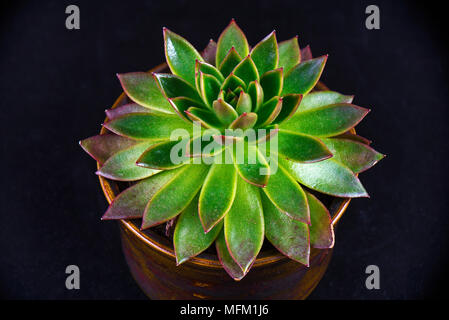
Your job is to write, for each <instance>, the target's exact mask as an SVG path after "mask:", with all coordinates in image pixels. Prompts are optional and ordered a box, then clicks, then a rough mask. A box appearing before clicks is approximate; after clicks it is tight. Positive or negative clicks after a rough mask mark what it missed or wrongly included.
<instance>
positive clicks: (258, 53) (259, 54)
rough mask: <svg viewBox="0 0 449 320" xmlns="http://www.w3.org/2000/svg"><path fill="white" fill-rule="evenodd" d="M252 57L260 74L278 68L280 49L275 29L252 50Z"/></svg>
mask: <svg viewBox="0 0 449 320" xmlns="http://www.w3.org/2000/svg"><path fill="white" fill-rule="evenodd" d="M251 58H252V59H253V61H254V64H255V65H256V67H257V70H258V71H259V74H264V73H265V72H267V71H269V70H273V69H276V67H277V65H278V61H279V51H278V44H277V40H276V32H275V31H273V32H272V33H270V34H269V35H268V36H267V37H265V38H264V39H263V40H262V41H260V42H259V43H258V44H257V45H256V46H255V47H254V48H253V49H252V50H251Z"/></svg>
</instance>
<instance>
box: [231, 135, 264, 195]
mask: <svg viewBox="0 0 449 320" xmlns="http://www.w3.org/2000/svg"><path fill="white" fill-rule="evenodd" d="M242 150H243V151H242ZM233 159H234V165H235V167H236V169H237V172H238V173H239V175H240V177H242V178H243V179H244V180H245V181H246V182H248V183H251V184H253V185H256V186H258V187H262V188H263V187H265V186H266V185H267V183H268V179H269V178H270V166H269V165H268V162H267V160H266V159H265V157H264V156H263V155H262V154H261V153H260V151H259V150H258V149H257V147H256V146H254V145H252V144H248V143H247V142H246V141H241V142H236V144H235V148H234V152H233Z"/></svg>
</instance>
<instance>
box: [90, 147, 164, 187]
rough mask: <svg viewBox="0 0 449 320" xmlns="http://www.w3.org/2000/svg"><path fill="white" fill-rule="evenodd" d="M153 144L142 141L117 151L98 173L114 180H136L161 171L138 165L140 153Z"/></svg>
mask: <svg viewBox="0 0 449 320" xmlns="http://www.w3.org/2000/svg"><path fill="white" fill-rule="evenodd" d="M152 144H153V143H152V142H142V143H139V144H136V145H134V146H131V147H129V148H127V149H125V150H122V151H120V152H117V153H116V154H114V155H113V156H112V157H110V158H109V159H108V160H107V161H106V162H105V163H104V165H103V166H102V167H101V168H100V170H98V171H97V174H98V175H100V176H102V177H105V178H108V179H112V180H118V181H135V180H140V179H144V178H147V177H149V176H151V175H153V174H155V173H157V172H159V170H153V169H147V168H141V167H139V166H137V165H136V161H137V159H138V158H139V157H140V155H141V154H142V153H143V152H144V151H145V150H146V149H148V148H149V147H150V146H151V145H152Z"/></svg>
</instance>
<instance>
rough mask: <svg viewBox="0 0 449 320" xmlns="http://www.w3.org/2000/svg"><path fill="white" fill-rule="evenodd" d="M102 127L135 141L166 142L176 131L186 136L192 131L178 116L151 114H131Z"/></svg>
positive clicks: (189, 125)
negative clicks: (181, 130) (180, 130)
mask: <svg viewBox="0 0 449 320" xmlns="http://www.w3.org/2000/svg"><path fill="white" fill-rule="evenodd" d="M103 126H104V127H106V128H107V129H108V130H111V131H112V132H114V133H116V134H119V135H121V136H125V137H128V138H132V139H137V140H166V139H169V138H170V135H171V133H172V132H173V131H174V130H176V129H183V130H186V134H189V133H190V132H191V131H192V125H191V124H189V123H187V122H185V121H184V120H182V119H181V118H179V117H178V116H174V115H173V116H172V115H162V114H152V113H131V114H128V115H125V116H123V117H121V118H118V119H115V120H112V121H110V122H107V123H105V124H103ZM136 160H137V159H136Z"/></svg>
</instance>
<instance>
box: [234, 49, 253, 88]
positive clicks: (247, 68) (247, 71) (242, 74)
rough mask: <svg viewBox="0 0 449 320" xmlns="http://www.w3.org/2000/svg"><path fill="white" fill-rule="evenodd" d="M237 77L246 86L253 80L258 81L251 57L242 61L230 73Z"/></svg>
mask: <svg viewBox="0 0 449 320" xmlns="http://www.w3.org/2000/svg"><path fill="white" fill-rule="evenodd" d="M232 73H233V74H235V75H236V76H237V77H239V78H240V79H242V80H243V81H244V82H245V83H246V84H247V85H248V84H249V83H250V82H251V81H254V80H259V73H258V71H257V68H256V65H255V64H254V61H253V60H252V59H251V56H247V57H246V58H245V59H243V60H242V61H241V62H240V63H239V64H238V65H237V66H236V67H235V68H234V70H233V71H232Z"/></svg>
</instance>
